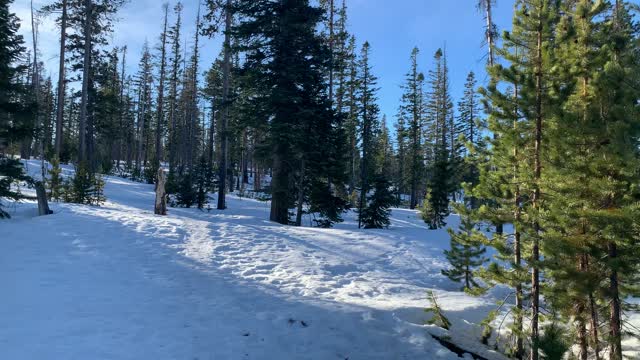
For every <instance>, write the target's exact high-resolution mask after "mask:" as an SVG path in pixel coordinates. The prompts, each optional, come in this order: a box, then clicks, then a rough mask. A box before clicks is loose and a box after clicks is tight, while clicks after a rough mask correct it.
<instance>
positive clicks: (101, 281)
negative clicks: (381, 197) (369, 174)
mask: <svg viewBox="0 0 640 360" xmlns="http://www.w3.org/2000/svg"><path fill="white" fill-rule="evenodd" d="M33 168H36V169H37V166H35V167H33V166H32V170H33ZM65 172H67V173H68V172H70V169H68V168H66V169H65ZM105 180H106V188H105V193H106V195H107V198H108V201H107V203H106V204H105V205H104V206H102V207H88V206H81V205H73V204H62V203H53V204H52V209H53V210H54V212H55V214H54V215H51V216H46V217H34V215H35V214H34V211H32V210H33V209H32V208H33V204H21V205H18V206H17V207H16V209H15V210H14V211H13V215H14V219H13V220H11V221H5V222H1V223H0V234H1V236H0V286H2V289H3V290H4V291H5V293H4V294H3V300H2V301H1V302H0V319H2V323H3V326H1V327H0V358H2V359H43V358H46V359H88V358H90V359H190V360H192V359H201V360H202V359H457V356H456V355H455V354H453V353H451V352H450V351H449V350H447V349H445V348H444V347H442V346H441V345H440V344H439V343H437V342H436V341H435V340H434V339H432V338H431V337H430V336H429V335H428V333H427V327H425V326H424V322H425V321H426V320H427V318H428V315H427V314H426V313H424V311H423V310H422V309H423V308H424V307H425V306H427V301H426V291H427V290H429V289H434V290H436V291H437V293H438V296H439V298H440V302H441V303H442V304H443V307H444V308H445V310H446V311H447V314H448V315H450V317H451V319H452V321H453V323H454V327H457V329H459V330H461V331H458V332H459V333H461V334H463V339H462V340H461V341H462V342H465V341H466V342H467V343H468V345H469V346H472V347H474V348H475V350H477V351H479V352H482V354H483V356H486V357H490V358H492V359H501V357H500V356H498V355H497V354H493V353H491V352H489V351H487V350H483V349H482V348H481V347H480V346H479V345H477V344H476V342H477V341H476V340H475V339H474V338H477V335H478V333H479V330H478V329H477V327H476V326H475V325H473V324H472V323H478V322H479V321H480V320H481V318H482V316H483V315H484V314H485V313H486V312H487V311H488V309H490V308H492V306H493V300H491V299H488V298H487V299H482V298H480V299H479V298H471V297H469V296H467V295H465V294H463V293H461V292H459V291H457V290H458V288H459V285H458V284H453V283H451V282H450V281H449V280H447V279H446V278H445V277H443V276H442V275H441V274H440V269H441V268H443V267H444V266H446V261H445V259H444V257H443V256H442V249H443V248H447V247H448V235H447V234H446V231H432V232H430V231H427V230H426V227H425V226H424V224H423V223H422V221H421V220H420V219H419V218H418V217H417V214H416V213H415V212H414V211H409V210H401V209H397V210H394V212H393V218H392V226H391V228H390V229H389V230H358V229H357V225H356V221H355V218H354V215H353V213H350V214H348V215H347V219H346V221H345V222H344V223H343V224H339V225H338V226H337V227H336V228H335V229H319V228H304V227H303V228H296V227H286V226H280V225H277V224H274V223H271V222H269V221H267V220H266V219H267V218H268V204H266V203H264V202H260V201H257V200H251V199H240V198H237V197H234V196H230V197H229V199H228V201H229V209H228V210H225V211H217V210H212V211H210V212H207V211H199V210H197V209H174V208H171V209H169V216H166V217H161V216H156V215H154V214H153V199H154V194H153V186H152V185H146V184H140V183H135V182H131V181H128V180H124V179H121V178H116V177H106V179H105ZM212 201H214V202H215V199H214V200H212ZM450 221H451V225H453V226H455V225H457V219H456V218H455V217H451V218H450ZM467 337H468V339H467Z"/></svg>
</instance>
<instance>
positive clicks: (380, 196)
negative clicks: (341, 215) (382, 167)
mask: <svg viewBox="0 0 640 360" xmlns="http://www.w3.org/2000/svg"><path fill="white" fill-rule="evenodd" d="M373 186H374V192H373V194H371V195H370V196H369V197H368V199H367V200H368V202H367V206H366V207H365V208H364V209H362V211H361V212H360V214H359V216H360V220H361V222H362V224H363V225H364V228H365V229H383V228H387V227H389V224H390V221H389V215H390V214H391V209H390V208H391V206H393V204H395V202H396V197H395V196H394V194H393V193H392V192H391V190H390V187H391V184H390V183H389V180H387V179H386V178H385V177H384V176H382V175H379V176H377V177H376V179H375V182H374V184H373Z"/></svg>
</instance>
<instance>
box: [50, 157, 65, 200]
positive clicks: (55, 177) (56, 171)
mask: <svg viewBox="0 0 640 360" xmlns="http://www.w3.org/2000/svg"><path fill="white" fill-rule="evenodd" d="M47 183H48V185H49V200H55V201H60V200H61V199H62V192H63V190H64V186H63V185H64V183H63V180H62V170H61V169H60V161H59V160H58V158H57V157H54V158H53V159H52V160H51V170H49V179H47Z"/></svg>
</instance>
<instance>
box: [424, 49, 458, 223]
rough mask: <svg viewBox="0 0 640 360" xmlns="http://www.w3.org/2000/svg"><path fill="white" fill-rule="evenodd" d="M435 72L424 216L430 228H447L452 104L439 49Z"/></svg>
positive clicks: (432, 75)
mask: <svg viewBox="0 0 640 360" xmlns="http://www.w3.org/2000/svg"><path fill="white" fill-rule="evenodd" d="M434 59H435V62H436V67H435V70H432V71H430V72H429V85H430V87H431V90H430V92H429V100H428V102H427V105H426V107H427V116H428V119H429V123H430V129H429V131H430V133H429V134H428V136H429V138H430V140H431V141H432V143H431V144H430V150H429V151H430V154H429V156H428V157H429V158H430V159H431V163H430V166H429V174H430V177H429V181H428V190H427V191H428V192H429V196H428V199H429V201H430V204H429V205H428V207H429V209H430V211H429V212H428V213H427V214H426V215H425V216H426V217H423V219H424V220H425V222H427V224H429V228H431V229H438V228H441V227H443V226H445V225H446V222H445V219H446V217H447V216H448V215H449V195H450V194H451V192H452V190H453V189H452V186H451V185H452V178H453V168H452V153H453V151H452V147H451V142H450V135H451V129H450V128H451V121H450V120H451V117H452V116H453V114H452V108H453V105H452V102H451V95H450V94H449V84H448V69H447V66H446V60H445V58H444V53H443V52H442V50H441V49H438V51H436V53H435V55H434Z"/></svg>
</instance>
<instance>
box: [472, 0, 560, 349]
mask: <svg viewBox="0 0 640 360" xmlns="http://www.w3.org/2000/svg"><path fill="white" fill-rule="evenodd" d="M516 5H517V7H516V12H515V15H514V26H513V30H512V31H511V32H509V33H505V34H504V36H503V40H504V45H503V48H502V49H500V54H501V55H502V57H504V58H505V60H506V61H507V62H509V65H510V66H509V67H503V66H502V65H495V66H493V67H489V72H490V76H491V79H492V81H491V82H490V84H489V86H488V87H487V88H486V89H482V91H481V93H482V94H483V95H484V97H485V99H484V102H485V106H487V109H488V111H489V114H490V118H489V129H490V130H491V132H492V133H493V134H494V137H493V140H492V142H491V146H490V150H488V152H489V154H488V158H489V163H490V165H488V166H483V167H481V174H480V181H479V184H478V186H477V187H476V189H475V190H474V192H473V196H474V197H476V198H479V199H480V198H482V199H489V200H490V201H484V200H483V201H482V202H483V203H484V205H483V206H481V207H480V209H479V211H478V212H477V213H476V214H477V215H478V218H479V219H481V220H484V221H490V222H492V223H512V224H513V226H514V234H513V235H512V237H508V236H503V235H500V234H495V235H494V241H492V246H494V247H495V248H496V250H497V255H496V257H497V258H498V259H500V261H501V262H502V264H499V263H493V264H491V265H490V266H489V267H488V269H487V270H486V271H483V272H482V275H483V278H484V279H486V281H488V282H490V283H494V282H497V283H502V284H506V285H508V286H510V287H513V288H514V289H515V297H516V309H515V311H514V315H515V321H514V323H513V325H512V326H511V330H512V331H513V333H514V335H515V338H516V344H515V346H514V350H513V353H514V356H515V357H517V358H522V357H523V356H524V340H525V339H526V338H529V339H530V340H531V350H530V356H531V357H530V358H531V360H537V359H538V357H539V351H538V346H539V324H540V314H541V307H540V293H541V292H540V290H541V287H540V276H541V262H540V259H541V253H540V236H541V230H542V223H541V221H542V219H541V217H540V215H541V214H543V213H544V208H543V198H542V194H543V193H544V191H543V186H542V183H543V173H542V169H543V166H542V161H543V159H545V156H547V155H546V154H544V151H546V150H547V148H546V147H545V146H544V145H545V144H544V143H543V141H542V139H543V137H542V135H543V124H545V123H546V122H547V121H550V120H551V119H552V118H553V114H554V112H555V111H556V110H557V107H556V105H557V103H556V101H557V98H556V97H554V95H555V94H557V92H554V90H556V88H555V86H556V84H555V82H554V80H555V79H554V78H553V77H552V76H550V74H549V73H550V71H551V69H552V68H553V61H554V60H553V59H554V54H553V52H552V50H553V49H554V43H553V41H554V40H555V39H554V37H553V32H554V29H555V26H556V24H557V14H558V9H557V7H556V6H557V2H553V1H545V0H536V1H520V2H518V3H517V4H516ZM545 175H546V174H545ZM511 238H512V239H513V241H508V240H509V239H511ZM525 251H526V252H527V253H528V254H529V256H528V257H527V258H528V261H527V262H526V263H525V262H524V261H523V259H524V256H523V254H524V253H525ZM505 264H508V266H507V267H506V268H505V267H503V265H505ZM527 273H528V274H527ZM527 276H529V279H530V280H529V281H530V284H531V290H530V295H529V297H530V299H531V326H530V331H531V333H530V335H526V334H524V330H523V314H522V312H523V310H524V309H523V305H522V304H523V299H524V291H525V289H524V285H525V284H527V282H528V281H527V279H526V277H527Z"/></svg>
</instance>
